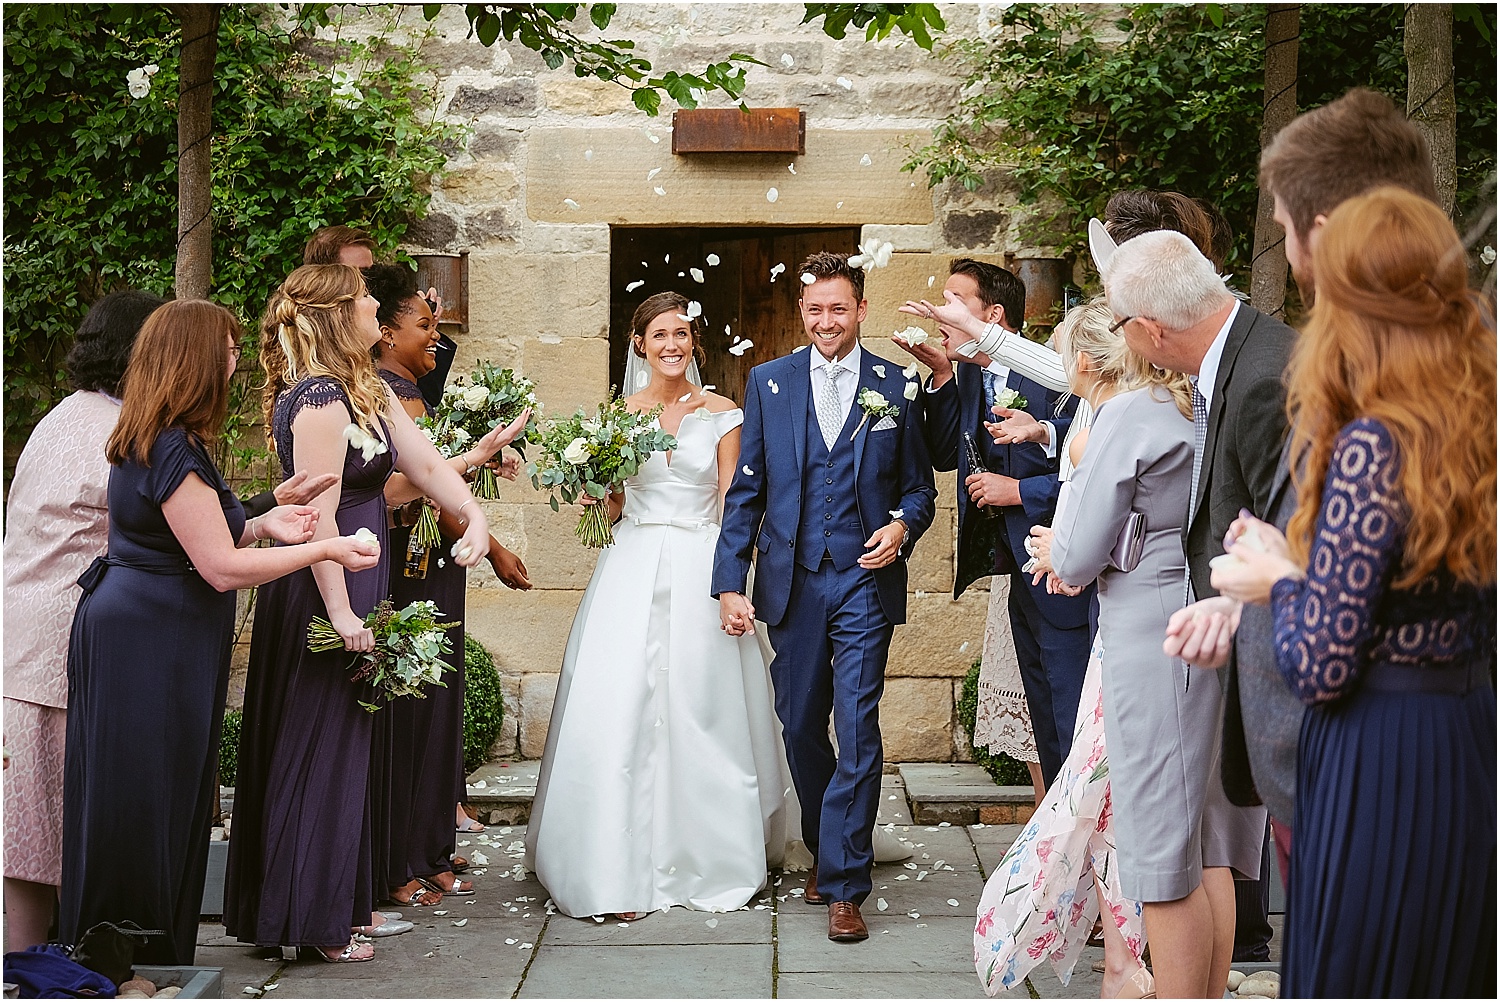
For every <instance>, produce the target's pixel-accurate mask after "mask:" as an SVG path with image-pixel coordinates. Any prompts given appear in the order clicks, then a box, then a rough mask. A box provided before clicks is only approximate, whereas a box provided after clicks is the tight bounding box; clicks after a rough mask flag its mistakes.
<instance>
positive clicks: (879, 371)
mask: <svg viewBox="0 0 1500 1002" xmlns="http://www.w3.org/2000/svg"><path fill="white" fill-rule="evenodd" d="M870 371H871V372H873V373H875V375H877V376H879V377H880V378H881V379H884V378H885V366H883V365H872V366H870Z"/></svg>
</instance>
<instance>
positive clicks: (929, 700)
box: [880, 630, 953, 762]
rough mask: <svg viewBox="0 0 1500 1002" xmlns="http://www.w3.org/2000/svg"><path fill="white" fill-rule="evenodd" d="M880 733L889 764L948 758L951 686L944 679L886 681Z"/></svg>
mask: <svg viewBox="0 0 1500 1002" xmlns="http://www.w3.org/2000/svg"><path fill="white" fill-rule="evenodd" d="M897 632H898V633H899V632H900V631H899V630H898V631H897ZM880 734H881V737H882V739H883V740H884V743H885V757H886V758H887V759H889V760H890V761H892V762H932V761H941V760H945V759H948V758H950V757H951V756H952V754H953V736H952V735H953V687H952V686H951V685H949V683H948V681H947V679H928V678H887V679H886V682H885V694H884V695H883V696H882V697H881V699H880Z"/></svg>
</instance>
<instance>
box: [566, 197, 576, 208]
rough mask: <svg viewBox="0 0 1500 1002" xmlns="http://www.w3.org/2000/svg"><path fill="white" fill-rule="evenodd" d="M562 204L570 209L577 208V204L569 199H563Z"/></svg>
mask: <svg viewBox="0 0 1500 1002" xmlns="http://www.w3.org/2000/svg"><path fill="white" fill-rule="evenodd" d="M563 204H564V205H566V206H567V207H568V208H570V209H577V208H578V203H577V202H575V201H573V200H572V199H571V198H565V199H563Z"/></svg>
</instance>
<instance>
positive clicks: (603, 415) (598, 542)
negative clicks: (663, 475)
mask: <svg viewBox="0 0 1500 1002" xmlns="http://www.w3.org/2000/svg"><path fill="white" fill-rule="evenodd" d="M659 414H661V408H660V407H656V408H654V409H652V410H650V411H631V410H629V409H628V408H627V407H626V406H625V401H624V400H622V399H620V398H618V397H611V398H610V399H609V400H606V401H605V402H604V403H602V404H600V405H599V410H598V412H597V414H595V416H594V417H589V416H588V415H586V414H585V413H584V412H583V410H582V409H581V408H580V409H579V410H578V411H577V412H575V413H574V415H573V416H572V417H570V418H567V419H566V420H562V421H551V422H548V423H547V424H546V425H545V426H544V427H543V430H542V434H541V447H542V456H541V458H540V459H539V460H537V461H535V462H531V463H527V464H526V472H527V473H528V474H529V475H530V476H531V486H533V487H535V488H536V489H537V490H539V491H540V490H552V489H554V488H555V489H556V491H557V493H558V494H561V495H562V498H563V500H564V501H565V502H567V503H568V504H574V503H576V502H577V500H578V498H579V497H580V496H582V495H584V494H587V495H588V496H589V497H591V498H594V499H595V500H596V501H599V502H601V503H599V504H593V505H589V506H588V507H586V508H585V509H584V511H583V517H582V518H581V519H579V520H578V528H576V529H575V530H574V533H575V534H576V535H577V536H578V538H579V539H580V540H581V541H582V542H583V545H584V546H588V547H591V548H593V549H602V548H603V547H606V546H612V545H614V541H615V537H614V533H613V532H612V531H611V530H610V526H609V512H608V510H607V509H608V506H607V505H605V504H603V503H602V502H604V500H605V499H606V498H608V497H609V491H610V488H611V487H617V486H619V485H620V484H622V483H624V482H625V481H626V480H627V479H628V478H630V477H633V476H635V472H636V470H638V469H640V467H641V464H642V463H644V462H645V461H646V460H647V459H649V458H650V457H651V454H652V453H653V452H669V451H671V450H672V449H675V448H677V439H675V438H673V437H672V436H671V435H668V434H667V433H666V432H664V431H662V430H661V427H660V426H659V425H657V424H656V423H655V421H656V418H657V416H658V415H659ZM551 503H552V510H553V511H557V510H558V505H557V495H556V494H554V495H553V496H552V498H551Z"/></svg>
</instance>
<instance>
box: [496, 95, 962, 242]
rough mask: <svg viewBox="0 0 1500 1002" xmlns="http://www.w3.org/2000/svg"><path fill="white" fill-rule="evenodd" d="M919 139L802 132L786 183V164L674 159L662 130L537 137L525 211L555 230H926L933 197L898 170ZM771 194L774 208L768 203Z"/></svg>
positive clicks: (553, 130) (922, 135) (573, 131)
mask: <svg viewBox="0 0 1500 1002" xmlns="http://www.w3.org/2000/svg"><path fill="white" fill-rule="evenodd" d="M835 89H837V90H839V91H840V92H842V90H843V89H842V88H837V87H836V88H835ZM651 136H655V137H656V138H657V142H655V143H653V142H651V140H650V137H651ZM926 138H927V133H926V131H925V130H919V131H913V132H909V133H908V132H899V131H895V130H881V129H865V130H859V131H852V130H834V129H818V128H809V129H808V131H807V153H806V154H805V155H804V156H801V157H798V158H797V173H796V174H795V175H792V174H790V173H788V172H787V169H786V166H787V162H788V158H787V156H786V155H785V154H763V155H745V156H736V157H728V158H724V157H698V156H682V157H673V156H672V154H671V145H670V135H669V133H668V130H667V129H666V128H665V127H664V126H657V125H652V126H648V127H645V128H628V127H622V126H598V127H587V126H567V127H546V128H538V129H535V130H533V131H532V132H531V133H529V134H528V137H527V142H526V178H527V184H526V211H527V215H529V216H530V217H531V218H532V219H534V220H537V221H539V222H555V223H568V222H590V223H616V224H631V225H695V224H721V223H732V224H734V225H739V226H756V225H786V224H801V225H849V224H850V223H851V222H855V221H862V220H864V219H879V220H881V221H882V222H883V223H886V224H917V225H924V224H927V223H930V222H931V221H932V219H933V210H932V195H931V193H930V192H929V191H928V189H927V187H926V185H925V184H920V183H917V182H914V181H913V180H912V176H911V175H910V174H906V173H903V172H902V170H901V164H902V163H903V161H904V160H905V158H906V145H907V144H908V143H909V142H925V141H926ZM587 151H593V152H592V156H591V157H590V158H588V159H585V156H584V154H585V152H587ZM865 157H868V158H869V164H868V165H864V164H862V163H861V160H862V158H865ZM658 167H660V168H661V172H660V173H659V174H657V175H656V176H655V177H653V178H651V179H649V180H648V179H647V177H646V175H647V173H648V172H650V171H651V170H653V169H655V168H658ZM657 187H660V188H661V189H662V190H663V191H664V192H666V194H665V195H663V196H658V195H656V194H655V193H654V189H655V188H657ZM772 187H775V188H776V189H777V199H776V201H775V202H771V201H769V200H768V199H767V191H768V189H770V188H772ZM564 199H572V200H573V201H574V202H576V203H577V204H578V206H579V207H578V209H576V210H575V209H572V208H570V207H569V206H568V205H567V204H566V203H565V202H564Z"/></svg>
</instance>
